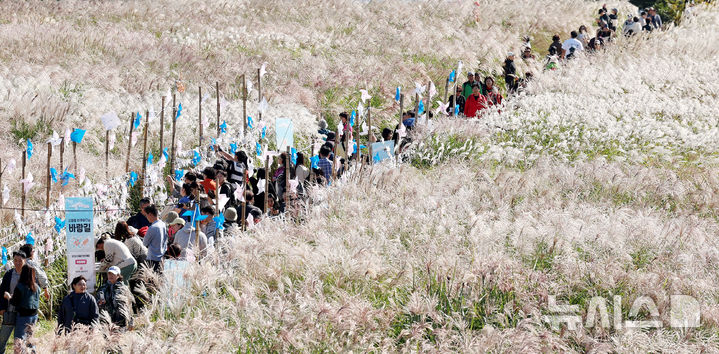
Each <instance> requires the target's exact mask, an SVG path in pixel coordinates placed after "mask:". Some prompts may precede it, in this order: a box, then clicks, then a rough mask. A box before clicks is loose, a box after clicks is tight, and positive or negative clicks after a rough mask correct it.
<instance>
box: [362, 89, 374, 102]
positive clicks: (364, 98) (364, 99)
mask: <svg viewBox="0 0 719 354" xmlns="http://www.w3.org/2000/svg"><path fill="white" fill-rule="evenodd" d="M360 93H361V94H362V97H360V99H361V100H362V102H367V100H369V99H371V98H372V96H371V95H370V94H369V92H367V90H364V89H362V90H360Z"/></svg>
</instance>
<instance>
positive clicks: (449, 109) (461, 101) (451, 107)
mask: <svg viewBox="0 0 719 354" xmlns="http://www.w3.org/2000/svg"><path fill="white" fill-rule="evenodd" d="M455 97H456V102H455ZM465 102H467V100H466V99H465V98H464V96H463V95H462V88H461V87H457V93H456V94H454V95H451V96H449V106H448V107H447V113H449V114H450V115H454V112H455V109H454V105H455V104H457V107H459V109H458V110H457V111H456V112H457V114H460V113H464V104H465Z"/></svg>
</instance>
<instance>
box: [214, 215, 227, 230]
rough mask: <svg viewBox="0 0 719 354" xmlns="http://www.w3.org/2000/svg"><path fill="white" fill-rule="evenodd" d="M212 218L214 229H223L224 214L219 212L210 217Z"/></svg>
mask: <svg viewBox="0 0 719 354" xmlns="http://www.w3.org/2000/svg"><path fill="white" fill-rule="evenodd" d="M212 220H214V221H215V229H217V230H224V229H225V215H224V214H222V213H220V214H219V215H217V216H215V217H214V218H212Z"/></svg>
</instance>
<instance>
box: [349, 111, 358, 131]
mask: <svg viewBox="0 0 719 354" xmlns="http://www.w3.org/2000/svg"><path fill="white" fill-rule="evenodd" d="M355 118H357V111H355V110H352V115H351V116H350V127H354V126H355Z"/></svg>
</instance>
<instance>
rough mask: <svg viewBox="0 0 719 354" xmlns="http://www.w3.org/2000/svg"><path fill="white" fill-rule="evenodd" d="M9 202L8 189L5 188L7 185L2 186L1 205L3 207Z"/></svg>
mask: <svg viewBox="0 0 719 354" xmlns="http://www.w3.org/2000/svg"><path fill="white" fill-rule="evenodd" d="M8 200H10V188H8V187H7V184H6V185H4V186H3V189H2V203H3V205H5V203H7V201H8Z"/></svg>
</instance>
